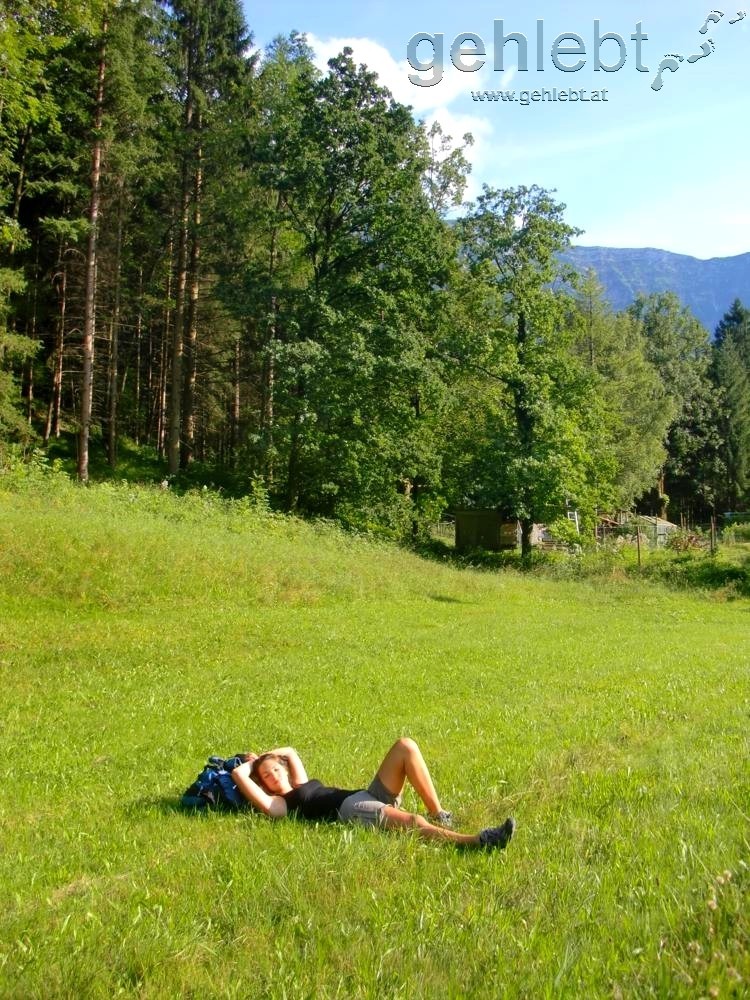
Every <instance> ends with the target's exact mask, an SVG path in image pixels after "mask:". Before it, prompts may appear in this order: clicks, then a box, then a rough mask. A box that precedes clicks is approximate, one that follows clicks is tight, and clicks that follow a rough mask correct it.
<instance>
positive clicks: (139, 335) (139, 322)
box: [133, 267, 143, 444]
mask: <svg viewBox="0 0 750 1000" xmlns="http://www.w3.org/2000/svg"><path fill="white" fill-rule="evenodd" d="M142 340H143V268H142V267H139V268H138V313H137V315H136V321H135V426H134V428H133V431H134V433H133V436H134V438H135V443H136V444H140V443H141V366H142V364H143V361H142V359H141V342H142Z"/></svg>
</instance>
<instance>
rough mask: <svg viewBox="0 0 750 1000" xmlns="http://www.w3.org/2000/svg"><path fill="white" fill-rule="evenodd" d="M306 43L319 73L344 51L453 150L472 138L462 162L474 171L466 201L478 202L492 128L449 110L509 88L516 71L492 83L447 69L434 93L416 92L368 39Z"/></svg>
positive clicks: (403, 68) (398, 63)
mask: <svg viewBox="0 0 750 1000" xmlns="http://www.w3.org/2000/svg"><path fill="white" fill-rule="evenodd" d="M308 42H309V44H310V46H311V47H312V49H313V51H314V53H315V64H316V66H317V67H318V68H319V69H320V70H321V71H322V72H325V71H326V70H327V67H328V60H329V59H331V58H333V56H336V55H338V54H339V52H341V50H342V49H343V48H344V47H346V46H348V47H349V48H351V49H352V52H353V59H354V61H355V62H356V63H364V64H365V65H366V66H367V68H368V69H370V70H372V71H373V72H375V73H377V74H378V80H379V82H380V84H381V85H382V86H384V87H387V88H388V90H390V92H391V93H392V94H393V97H394V98H395V100H397V101H399V102H400V103H402V104H408V105H411V107H412V108H413V111H414V115H415V117H417V118H420V119H422V120H424V122H425V124H426V125H427V127H428V128H429V127H430V125H432V123H433V122H435V121H437V122H439V124H440V127H441V128H442V130H443V134H444V135H449V136H451V137H452V138H453V141H454V144H456V145H458V144H460V143H461V140H462V139H463V136H464V135H465V134H466V133H467V132H471V134H472V136H473V138H474V144H473V146H471V147H469V148H468V149H467V150H466V158H467V159H468V160H469V162H470V163H471V165H472V174H471V175H470V177H469V183H468V187H467V192H466V198H467V199H473V198H475V197H476V196H477V194H478V193H479V191H480V181H479V179H478V177H479V175H480V174H481V173H482V172H483V170H484V168H485V167H486V166H487V165H489V164H490V163H491V161H492V159H493V149H494V146H495V144H494V141H493V132H494V125H493V122H492V120H491V119H490V118H489V117H488V116H486V115H482V116H479V115H476V114H467V113H460V112H456V111H453V110H451V107H450V106H451V105H452V104H453V103H454V102H455V101H456V100H457V99H459V98H462V99H464V100H465V99H466V97H467V94H468V92H469V91H470V90H484V89H485V88H488V87H493V88H498V87H499V88H502V89H504V88H506V87H508V86H509V85H510V83H511V81H512V80H513V78H514V76H515V74H516V68H515V67H509V68H508V69H507V70H506V71H505V72H504V73H503V76H502V78H501V80H500V82H499V83H498V82H497V81H495V80H493V79H492V74H491V71H490V70H489V69H488V67H487V66H485V68H484V69H482V70H479V71H478V72H476V73H458V72H456V71H455V70H453V67H452V66H450V63H449V66H448V69H450V70H451V72H448V71H446V73H445V75H444V77H443V79H442V80H441V82H440V83H438V84H436V85H435V86H434V87H416V86H414V84H412V83H411V82H410V81H409V74H410V73H414V70H413V69H412V68H411V66H410V65H409V63H408V62H407V61H406V59H403V60H398V59H394V57H393V56H392V55H391V53H390V52H389V51H388V49H386V48H385V47H384V46H382V45H380V44H379V43H378V42H375V41H373V40H372V39H370V38H326V39H322V38H318V37H317V36H315V35H308Z"/></svg>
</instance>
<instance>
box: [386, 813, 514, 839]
mask: <svg viewBox="0 0 750 1000" xmlns="http://www.w3.org/2000/svg"><path fill="white" fill-rule="evenodd" d="M380 815H381V817H382V823H383V826H384V827H385V828H386V829H387V830H416V832H417V836H419V837H422V838H423V839H424V840H442V841H447V842H448V843H450V844H457V845H459V846H460V847H470V848H483V849H494V848H500V849H502V848H504V847H507V845H508V843H509V841H510V839H511V837H512V836H513V832H514V830H515V828H516V824H515V821H514V820H513V819H511V818H510V817H508V819H506V821H505V822H504V823H503V825H502V826H498V827H492V828H490V829H487V830H482V832H481V833H456V832H455V831H453V830H446V829H444V828H443V827H440V826H435V825H434V824H433V823H430V822H429V821H428V820H426V819H425V818H424V816H417V815H415V814H414V813H409V812H404V810H403V809H397V808H396V807H395V806H385V807H384V808H383V809H382V811H381V814H380Z"/></svg>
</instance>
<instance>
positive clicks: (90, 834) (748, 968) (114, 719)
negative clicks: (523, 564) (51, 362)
mask: <svg viewBox="0 0 750 1000" xmlns="http://www.w3.org/2000/svg"><path fill="white" fill-rule="evenodd" d="M4 479H5V482H3V477H0V669H1V670H2V680H3V713H2V730H1V731H2V737H1V738H0V747H1V748H2V754H1V755H0V761H1V763H0V768H2V776H3V783H4V794H3V795H2V798H1V799H0V841H1V843H2V851H1V852H0V885H2V893H3V898H4V905H3V907H2V912H1V913H0V996H2V997H13V998H15V997H18V998H33V997H40V998H47V997H70V998H81V997H94V998H96V997H102V998H103V997H112V996H133V997H136V996H137V997H143V998H155V997H176V996H184V997H196V998H198V997H200V998H204V997H230V998H253V997H279V998H281V997H288V998H294V997H311V998H312V997H315V998H319V997H323V998H328V997H331V998H333V997H341V998H345V997H346V998H349V997H373V998H374V997H378V998H380V997H404V998H414V997H430V998H432V997H529V998H545V997H587V998H593V997H613V998H629V997H701V996H705V997H732V996H736V997H740V996H747V995H748V992H749V991H750V767H749V765H748V760H749V758H750V755H749V753H748V751H749V750H750V746H749V744H750V641H749V639H748V635H749V634H750V629H749V626H750V601H748V600H746V599H745V598H742V597H737V598H734V599H727V595H726V594H723V593H718V594H716V593H714V594H711V593H689V592H675V591H670V590H667V589H666V588H665V587H663V586H662V585H660V584H656V583H649V582H639V581H634V580H631V579H624V578H621V574H610V575H603V576H599V577H597V578H595V579H592V580H590V581H586V580H583V581H576V580H564V579H550V578H545V577H544V576H541V577H539V576H534V575H533V574H521V573H518V572H515V571H512V570H510V571H503V572H481V571H477V570H467V569H459V568H456V567H454V566H452V565H449V564H448V563H447V562H446V563H445V564H441V563H440V562H438V561H434V560H433V561H428V560H424V559H420V558H418V557H417V556H416V555H413V554H409V553H406V552H404V551H401V550H398V549H397V548H395V547H391V546H388V545H387V544H385V543H383V542H375V541H371V540H368V539H366V538H357V537H352V536H350V535H346V534H345V533H343V532H341V531H340V530H338V529H336V528H335V527H333V526H330V525H323V524H306V523H302V522H299V521H293V520H290V519H284V518H280V517H274V516H270V515H268V514H267V513H265V512H264V511H263V510H259V509H256V508H255V507H253V505H252V504H251V503H242V502H237V503H232V502H229V501H226V502H225V501H220V500H219V499H218V498H217V497H216V496H215V495H214V494H210V493H195V494H191V495H188V496H185V497H182V498H180V497H174V496H172V495H171V494H169V493H166V492H161V491H159V490H156V489H146V488H136V487H129V486H127V485H126V484H121V485H117V484H108V485H100V486H96V487H91V488H89V489H80V488H78V487H76V486H74V485H72V484H70V483H67V481H65V480H64V479H63V478H62V477H60V476H55V475H47V476H42V475H38V474H36V473H29V475H28V477H24V476H22V475H21V474H20V473H19V472H18V471H16V472H15V473H14V474H13V475H12V476H5V477H4ZM402 734H408V735H411V736H413V737H415V738H416V739H417V740H418V742H419V743H420V745H421V746H422V749H423V751H424V753H425V756H426V757H427V759H428V761H429V762H430V764H431V766H432V769H433V773H434V776H435V779H436V783H437V785H438V789H439V790H440V791H441V793H442V798H443V804H444V805H445V806H446V808H450V809H452V810H453V811H454V814H455V816H456V818H457V820H458V825H459V827H460V828H461V829H467V830H476V829H478V828H479V827H481V826H486V825H490V824H493V823H495V822H499V821H501V820H502V819H503V818H504V817H505V816H506V815H507V814H508V813H513V814H514V815H515V816H516V818H517V821H518V831H517V835H516V838H515V839H514V841H513V842H512V844H511V845H510V846H509V848H508V850H507V851H505V852H500V853H493V854H484V853H481V852H460V851H457V850H455V849H453V848H450V847H446V846H440V845H433V844H425V843H423V842H420V841H418V840H417V839H416V838H413V837H411V836H409V835H397V834H393V835H389V834H385V833H382V832H378V831H373V830H367V829H359V828H354V827H344V826H340V825H329V826H326V825H320V826H317V825H313V824H307V825H304V824H302V823H294V822H286V823H273V822H271V821H270V820H267V819H266V818H265V817H261V816H256V815H253V814H250V813H242V814H237V815H232V814H212V815H208V816H194V815H188V814H185V813H183V812H181V811H180V810H179V808H178V807H177V800H178V798H179V795H180V793H181V792H182V791H183V789H184V788H185V787H186V786H187V785H188V784H189V783H190V782H191V781H192V780H193V778H194V776H195V774H196V773H197V771H198V770H199V769H200V768H201V766H202V765H203V763H204V762H205V759H206V757H207V756H208V755H209V754H212V753H223V754H227V755H229V754H232V753H235V752H237V751H240V750H244V749H256V750H257V749H262V748H266V747H268V746H271V745H273V746H277V745H283V744H288V743H291V744H293V745H294V746H296V747H297V748H298V750H299V751H300V753H301V755H302V757H303V760H304V761H305V763H306V765H307V768H308V772H309V773H310V775H311V776H316V777H320V778H321V779H323V780H328V781H330V782H332V783H338V784H341V785H343V786H344V787H346V786H350V787H357V786H358V785H361V784H363V783H366V782H368V781H369V779H370V777H371V773H372V772H373V771H374V769H375V767H376V765H377V764H378V762H379V760H380V758H381V757H382V755H383V753H384V752H385V750H386V749H387V747H388V746H389V745H390V743H391V742H392V741H393V739H394V738H395V737H397V736H399V735H402ZM407 804H408V805H411V806H413V807H416V803H415V802H414V800H413V799H408V798H407Z"/></svg>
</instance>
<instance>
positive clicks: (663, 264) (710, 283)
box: [565, 247, 750, 333]
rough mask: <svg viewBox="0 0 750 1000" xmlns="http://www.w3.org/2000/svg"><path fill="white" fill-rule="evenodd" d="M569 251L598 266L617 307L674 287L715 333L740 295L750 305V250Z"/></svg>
mask: <svg viewBox="0 0 750 1000" xmlns="http://www.w3.org/2000/svg"><path fill="white" fill-rule="evenodd" d="M565 256H566V258H567V259H568V260H570V261H571V262H572V263H573V264H575V266H576V267H577V268H578V269H579V270H581V271H586V270H588V269H589V268H593V269H594V270H595V271H596V273H597V275H598V276H599V281H600V282H601V283H602V285H603V286H604V290H605V293H606V296H607V298H608V299H609V302H610V304H611V305H612V306H613V308H615V309H617V310H619V309H625V308H626V307H627V306H629V305H630V303H631V302H632V301H633V299H634V298H635V297H636V295H637V294H638V293H639V292H643V293H644V294H646V295H648V294H650V293H651V292H674V293H675V295H677V296H678V297H679V298H680V300H681V301H682V302H683V304H684V305H686V306H688V307H689V308H690V309H692V311H693V312H694V313H695V315H696V316H697V317H698V319H699V320H700V321H701V323H703V324H704V326H706V328H707V329H708V330H710V331H711V333H713V332H714V330H715V328H716V325H717V324H718V322H719V320H720V319H721V318H722V316H723V315H724V313H725V312H726V311H727V310H728V309H729V307H730V306H731V304H732V302H734V300H735V299H741V300H742V302H743V303H744V304H745V305H750V253H745V254H740V255H739V256H738V257H714V258H713V259H712V260H698V258H697V257H687V256H685V255H683V254H677V253H668V252H667V251H666V250H651V249H644V250H620V249H615V248H612V247H573V248H572V249H571V250H570V251H569V252H568V253H566V255H565Z"/></svg>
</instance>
